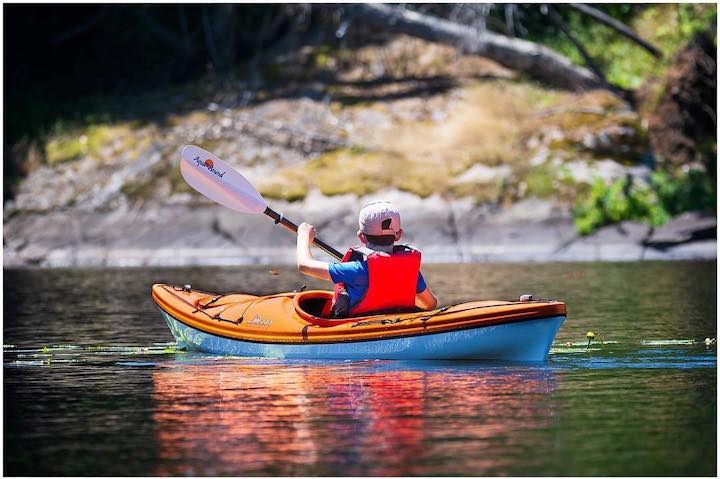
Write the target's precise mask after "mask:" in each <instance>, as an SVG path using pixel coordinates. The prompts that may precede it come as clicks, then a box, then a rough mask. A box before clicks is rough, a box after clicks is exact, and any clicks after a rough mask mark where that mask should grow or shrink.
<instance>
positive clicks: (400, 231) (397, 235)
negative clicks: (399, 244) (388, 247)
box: [395, 228, 403, 241]
mask: <svg viewBox="0 0 720 479" xmlns="http://www.w3.org/2000/svg"><path fill="white" fill-rule="evenodd" d="M402 234H403V230H402V228H400V230H399V231H398V232H397V233H395V241H400V238H402Z"/></svg>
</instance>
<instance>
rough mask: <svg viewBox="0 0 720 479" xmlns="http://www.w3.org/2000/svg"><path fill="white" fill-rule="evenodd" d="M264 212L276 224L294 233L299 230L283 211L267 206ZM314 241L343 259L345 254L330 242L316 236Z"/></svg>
mask: <svg viewBox="0 0 720 479" xmlns="http://www.w3.org/2000/svg"><path fill="white" fill-rule="evenodd" d="M263 213H265V214H266V215H267V216H269V217H270V218H272V219H273V220H274V221H275V224H281V225H283V226H284V227H285V228H287V229H289V230H290V231H292V232H293V233H295V234H297V231H298V227H297V225H296V224H295V223H293V222H292V221H290V220H289V219H287V218H285V217H284V216H283V215H282V213H278V212H277V211H274V210H273V209H272V208H270V207H269V206H268V207H267V208H265V211H263ZM313 243H314V244H315V245H316V246H317V247H318V248H320V249H321V250H323V251H325V252H326V253H327V254H329V255H330V256H333V257H335V258H337V259H342V257H343V255H342V254H340V252H339V251H338V250H336V249H335V248H333V247H332V246H330V245H328V244H327V243H325V242H324V241H321V240H319V239H317V238H315V239H314V240H313Z"/></svg>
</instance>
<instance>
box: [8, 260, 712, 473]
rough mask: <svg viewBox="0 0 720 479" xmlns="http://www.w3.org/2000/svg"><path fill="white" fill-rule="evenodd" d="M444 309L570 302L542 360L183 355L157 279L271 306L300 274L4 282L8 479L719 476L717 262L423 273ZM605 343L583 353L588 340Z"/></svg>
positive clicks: (118, 275) (72, 276)
mask: <svg viewBox="0 0 720 479" xmlns="http://www.w3.org/2000/svg"><path fill="white" fill-rule="evenodd" d="M424 270H425V275H426V277H427V279H428V281H429V283H430V284H431V286H432V287H433V289H434V290H435V291H436V293H438V296H440V298H441V302H442V303H444V304H448V303H454V302H458V301H462V300H467V299H477V298H496V299H512V298H516V297H517V296H518V295H519V294H520V293H524V292H532V293H534V294H535V295H537V296H542V297H546V298H557V299H562V300H564V301H566V302H567V304H568V313H569V314H568V319H567V321H566V322H565V324H564V325H563V327H562V329H561V330H560V332H559V334H558V337H557V340H556V342H555V345H554V347H553V350H552V352H551V355H550V359H549V360H548V361H547V362H546V363H544V364H538V365H527V364H525V365H522V364H521V365H517V364H497V363H496V364H487V363H481V362H448V361H442V362H438V361H424V362H397V361H360V362H342V361H340V362H327V361H325V362H319V361H279V360H260V359H243V358H227V357H212V356H208V355H203V354H196V353H186V352H182V351H177V350H176V349H175V348H174V347H173V343H172V336H171V335H170V333H169V331H168V330H167V327H166V326H165V324H164V322H163V321H162V319H161V317H160V314H159V312H158V311H157V309H156V308H155V306H154V305H153V304H152V301H151V300H150V294H149V293H150V285H151V284H152V283H154V282H173V283H178V284H183V283H192V285H193V286H194V287H198V288H201V289H205V290H210V291H230V290H232V291H247V292H253V293H270V292H276V291H284V290H292V289H296V288H298V287H299V286H300V285H301V284H303V283H305V284H307V285H308V286H309V287H314V286H315V287H317V286H322V283H320V282H314V281H313V280H309V281H308V280H307V279H305V278H303V277H301V276H300V275H299V274H298V273H296V272H294V271H293V270H291V269H289V268H275V269H274V270H273V271H271V270H270V268H268V267H248V268H202V269H158V270H152V269H129V270H60V271H8V270H6V271H5V272H4V325H3V333H4V339H3V344H4V346H3V366H4V367H3V373H4V378H3V386H4V388H3V393H4V409H3V411H4V412H3V414H4V431H3V433H4V472H5V474H6V475H203V476H208V475H210V476H211V475H349V476H356V475H359V476H365V475H372V476H383V475H462V476H474V475H572V476H584V475H706V476H714V475H715V474H716V451H717V443H716V437H717V402H716V390H717V376H716V368H717V351H716V347H715V346H714V345H712V346H709V347H706V345H705V344H704V342H703V340H704V339H705V338H706V337H711V338H714V337H715V335H716V330H717V318H716V265H715V263H714V262H712V263H694V262H686V263H685V262H683V263H678V262H673V263H618V264H593V263H577V264H532V265H431V266H427V267H425V268H424ZM589 330H592V331H596V332H598V333H599V334H600V335H601V336H602V338H603V339H604V345H600V343H599V342H593V343H592V344H591V345H590V347H589V348H588V347H587V342H586V340H585V333H586V332H587V331H589Z"/></svg>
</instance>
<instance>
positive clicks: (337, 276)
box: [328, 261, 367, 284]
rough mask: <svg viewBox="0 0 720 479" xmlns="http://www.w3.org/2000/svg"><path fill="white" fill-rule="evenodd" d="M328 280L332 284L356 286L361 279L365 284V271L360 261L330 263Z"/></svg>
mask: <svg viewBox="0 0 720 479" xmlns="http://www.w3.org/2000/svg"><path fill="white" fill-rule="evenodd" d="M366 264H367V263H366ZM328 272H329V273H330V279H332V281H333V283H335V284H337V283H349V284H356V283H358V281H362V280H363V279H364V280H365V282H366V283H367V271H366V269H365V268H364V267H363V263H362V262H361V261H349V262H347V263H330V266H329V267H328Z"/></svg>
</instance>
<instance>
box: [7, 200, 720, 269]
mask: <svg viewBox="0 0 720 479" xmlns="http://www.w3.org/2000/svg"><path fill="white" fill-rule="evenodd" d="M374 198H386V199H390V200H392V201H393V202H394V203H395V204H396V205H397V206H398V207H399V209H400V211H401V212H402V214H403V226H404V228H405V231H406V237H405V240H406V241H407V242H409V243H412V244H414V245H416V246H418V247H419V248H420V249H421V250H422V251H423V259H424V261H426V262H435V263H438V262H442V263H446V262H546V261H640V260H716V258H717V244H716V217H715V215H714V214H703V213H701V212H692V213H685V214H683V215H680V216H678V217H676V218H674V219H673V220H671V221H670V222H669V223H668V224H666V225H665V226H663V227H662V228H658V229H655V230H653V229H651V228H650V227H649V226H647V225H644V224H640V223H633V222H623V223H619V224H617V225H612V226H607V227H604V228H601V229H600V230H598V231H596V232H595V233H594V234H592V235H590V236H585V237H580V236H578V235H577V234H576V232H575V229H574V226H573V224H572V220H571V218H570V215H569V212H568V211H567V210H566V209H564V208H563V207H561V206H559V205H556V204H553V203H551V202H549V201H544V200H538V199H528V200H524V201H521V202H519V203H516V204H514V205H512V206H511V207H509V208H501V207H493V206H488V205H481V206H476V205H474V204H473V202H472V201H470V200H469V199H468V200H452V201H447V200H444V199H442V198H440V197H439V196H437V195H434V196H431V197H429V198H426V199H422V198H419V197H417V196H415V195H412V194H409V193H404V192H399V191H396V190H386V191H382V192H378V193H377V194H374V195H371V196H367V197H363V198H357V197H356V196H354V195H340V196H334V197H326V196H323V195H321V194H320V193H318V192H311V194H309V195H308V197H307V198H306V199H305V200H303V201H301V202H291V203H285V202H280V201H278V202H273V205H272V206H273V207H274V208H275V209H276V210H278V211H282V212H283V213H284V214H285V215H286V216H287V217H288V218H290V219H292V220H293V221H297V222H300V221H308V222H311V223H313V224H315V225H316V226H317V228H318V230H319V232H320V236H321V238H322V239H323V240H324V241H326V242H327V243H329V244H331V245H335V246H336V247H337V248H338V249H342V248H343V247H345V246H347V245H350V244H353V243H354V242H356V239H355V238H354V232H355V231H356V229H357V226H356V224H355V221H356V219H355V218H356V214H357V210H358V209H359V207H360V206H361V205H362V203H364V202H365V201H370V200H372V199H374ZM196 201H197V197H196V196H193V195H187V197H185V201H184V202H183V201H179V200H178V198H175V199H174V202H166V203H165V204H162V205H158V206H156V207H153V208H147V209H141V210H137V209H132V208H130V207H129V206H128V205H120V206H119V207H117V208H114V209H112V210H106V211H97V210H86V211H82V210H78V209H70V210H66V211H54V212H43V213H38V214H33V213H27V212H26V213H23V214H21V215H15V216H11V217H10V218H7V217H6V219H5V231H4V237H5V242H4V248H3V262H4V267H5V268H26V267H49V268H55V267H158V266H160V267H162V266H200V265H227V266H231V265H245V264H290V263H292V262H294V245H295V238H294V236H293V235H292V234H290V233H289V232H287V231H285V230H283V229H281V228H280V227H278V226H274V225H273V224H272V222H271V221H270V220H269V219H268V218H266V217H265V216H262V215H261V216H248V215H241V214H238V213H235V212H233V211H230V210H227V209H225V208H222V207H220V206H217V205H214V204H210V203H197V202H196ZM317 257H318V258H324V259H328V257H327V256H326V255H325V254H324V253H322V252H321V251H320V250H317Z"/></svg>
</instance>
